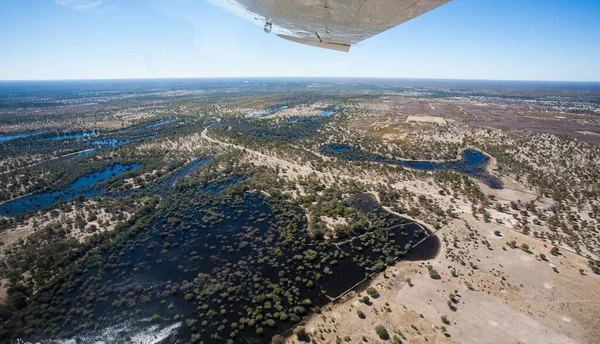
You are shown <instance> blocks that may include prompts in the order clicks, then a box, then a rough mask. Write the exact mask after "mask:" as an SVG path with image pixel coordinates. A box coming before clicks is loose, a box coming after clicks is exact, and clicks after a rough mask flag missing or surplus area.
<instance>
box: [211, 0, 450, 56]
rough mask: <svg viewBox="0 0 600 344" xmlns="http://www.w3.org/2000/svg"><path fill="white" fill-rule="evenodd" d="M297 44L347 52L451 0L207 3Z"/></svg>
mask: <svg viewBox="0 0 600 344" xmlns="http://www.w3.org/2000/svg"><path fill="white" fill-rule="evenodd" d="M209 1H210V2H211V3H214V4H216V5H218V6H220V7H222V8H224V9H226V10H229V11H231V12H233V13H234V14H236V15H239V16H241V17H244V18H246V19H248V20H250V21H252V22H255V23H257V24H258V25H260V26H264V29H265V31H267V32H271V31H273V33H275V34H276V35H277V36H279V37H282V38H285V39H288V40H290V41H294V42H297V43H303V44H308V45H312V46H316V47H320V48H327V49H334V50H339V51H349V50H350V46H351V45H352V44H356V43H357V42H360V41H362V40H364V39H367V38H369V37H371V36H374V35H376V34H378V33H380V32H383V31H385V30H388V29H391V28H392V27H394V26H396V25H399V24H402V23H404V22H406V21H409V20H411V19H412V18H415V17H418V16H420V15H421V14H423V13H425V12H428V11H430V10H432V9H434V8H436V7H439V6H441V5H443V4H445V3H447V2H449V1H450V0H209Z"/></svg>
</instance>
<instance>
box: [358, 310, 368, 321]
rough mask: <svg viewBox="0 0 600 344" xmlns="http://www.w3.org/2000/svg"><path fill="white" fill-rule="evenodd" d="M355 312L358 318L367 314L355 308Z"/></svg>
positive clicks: (362, 317)
mask: <svg viewBox="0 0 600 344" xmlns="http://www.w3.org/2000/svg"><path fill="white" fill-rule="evenodd" d="M356 314H357V315H358V317H359V318H361V319H364V318H366V317H367V316H366V315H365V312H363V311H361V310H360V309H357V310H356Z"/></svg>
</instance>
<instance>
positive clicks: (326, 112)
mask: <svg viewBox="0 0 600 344" xmlns="http://www.w3.org/2000/svg"><path fill="white" fill-rule="evenodd" d="M338 110H339V107H337V106H336V107H335V108H334V109H333V110H323V111H321V113H319V114H318V115H317V116H310V117H295V118H292V119H290V120H288V123H298V122H302V121H315V120H317V119H319V118H322V117H329V116H332V115H334V114H335V113H336V112H337V111H338Z"/></svg>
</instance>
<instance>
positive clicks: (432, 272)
mask: <svg viewBox="0 0 600 344" xmlns="http://www.w3.org/2000/svg"><path fill="white" fill-rule="evenodd" d="M427 269H428V270H429V277H431V278H433V279H436V280H437V279H440V278H442V277H440V274H439V273H438V272H437V271H436V270H435V269H434V268H433V266H431V265H428V266H427Z"/></svg>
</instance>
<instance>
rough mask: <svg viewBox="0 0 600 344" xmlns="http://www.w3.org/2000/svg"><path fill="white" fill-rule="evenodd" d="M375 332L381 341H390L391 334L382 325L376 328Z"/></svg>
mask: <svg viewBox="0 0 600 344" xmlns="http://www.w3.org/2000/svg"><path fill="white" fill-rule="evenodd" d="M375 332H377V335H378V336H379V338H381V340H389V339H390V334H389V333H388V331H387V330H386V329H385V327H383V326H381V325H377V326H375Z"/></svg>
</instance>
